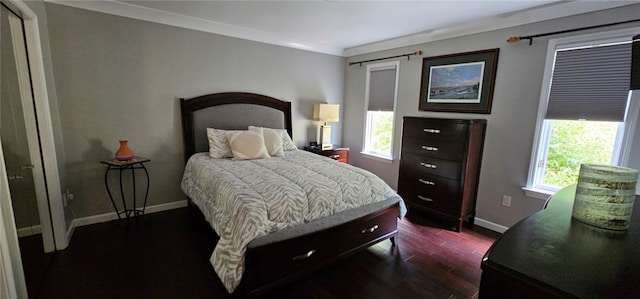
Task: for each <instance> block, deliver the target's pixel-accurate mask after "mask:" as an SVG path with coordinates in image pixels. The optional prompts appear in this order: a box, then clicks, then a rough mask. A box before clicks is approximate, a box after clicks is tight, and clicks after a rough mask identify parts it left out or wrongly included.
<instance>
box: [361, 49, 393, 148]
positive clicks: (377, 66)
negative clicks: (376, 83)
mask: <svg viewBox="0 0 640 299" xmlns="http://www.w3.org/2000/svg"><path fill="white" fill-rule="evenodd" d="M391 69H395V71H396V79H395V86H394V89H395V90H394V95H393V122H392V124H391V152H390V153H389V157H390V158H386V159H391V160H393V157H394V148H395V147H394V144H395V139H396V136H395V135H396V134H395V128H396V117H397V113H396V107H397V105H398V85H399V81H400V61H399V60H395V61H388V62H381V63H373V64H368V65H367V70H366V72H367V73H366V77H365V91H364V128H363V130H362V132H363V134H362V151H361V153H363V154H366V155H369V156H372V157H378V158H380V157H383V156H382V155H375V154H373V153H370V152H367V151H366V149H367V136H368V135H369V133H370V132H369V127H370V122H371V120H370V119H369V117H368V115H369V91H370V84H371V72H372V71H381V70H391Z"/></svg>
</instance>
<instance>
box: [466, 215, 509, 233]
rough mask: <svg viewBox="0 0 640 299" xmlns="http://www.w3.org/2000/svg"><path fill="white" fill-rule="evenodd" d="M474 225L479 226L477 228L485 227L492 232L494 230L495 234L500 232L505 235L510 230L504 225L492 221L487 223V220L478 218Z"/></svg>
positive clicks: (475, 219)
mask: <svg viewBox="0 0 640 299" xmlns="http://www.w3.org/2000/svg"><path fill="white" fill-rule="evenodd" d="M473 224H474V225H477V226H481V227H484V228H486V229H490V230H492V231H494V232H499V233H501V234H502V233H504V232H505V231H507V229H509V228H508V227H506V226H504V225H500V224H497V223H493V222H491V221H487V220H484V219H482V218H478V217H476V218H474V220H473Z"/></svg>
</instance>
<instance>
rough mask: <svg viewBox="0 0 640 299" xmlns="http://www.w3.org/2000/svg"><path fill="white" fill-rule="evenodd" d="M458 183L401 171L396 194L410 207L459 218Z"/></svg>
mask: <svg viewBox="0 0 640 299" xmlns="http://www.w3.org/2000/svg"><path fill="white" fill-rule="evenodd" d="M460 187H461V186H460V181H457V180H450V179H445V178H441V177H438V176H433V175H428V174H424V173H418V172H414V171H403V172H402V173H401V175H400V178H399V182H398V192H399V193H400V195H401V196H402V198H403V199H405V200H406V201H407V202H408V203H409V204H410V205H413V206H418V207H421V208H427V209H431V210H435V211H438V212H441V213H444V214H448V215H451V216H455V217H460V215H459V214H460V212H461V210H460V200H459V198H460V196H461V192H462V191H461V188H460Z"/></svg>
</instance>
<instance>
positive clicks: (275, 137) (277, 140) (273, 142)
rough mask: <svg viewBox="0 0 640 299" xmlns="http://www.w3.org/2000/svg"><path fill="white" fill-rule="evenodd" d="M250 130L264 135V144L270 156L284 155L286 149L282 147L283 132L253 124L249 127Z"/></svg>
mask: <svg viewBox="0 0 640 299" xmlns="http://www.w3.org/2000/svg"><path fill="white" fill-rule="evenodd" d="M249 131H253V132H258V133H260V134H262V137H264V145H265V146H266V147H267V151H268V152H269V156H271V157H281V156H283V155H284V150H283V148H282V134H280V132H276V131H275V130H272V129H269V128H262V127H253V126H250V127H249Z"/></svg>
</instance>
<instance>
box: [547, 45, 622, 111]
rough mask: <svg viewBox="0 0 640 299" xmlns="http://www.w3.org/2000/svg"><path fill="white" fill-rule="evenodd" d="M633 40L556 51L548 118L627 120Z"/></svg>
mask: <svg viewBox="0 0 640 299" xmlns="http://www.w3.org/2000/svg"><path fill="white" fill-rule="evenodd" d="M630 77H631V43H630V42H629V43H624V44H614V45H605V46H598V47H591V48H580V49H571V50H559V51H556V60H555V65H554V69H553V74H552V79H551V89H550V90H549V105H548V107H547V114H546V117H545V118H546V119H564V120H578V119H586V120H593V121H617V122H622V121H624V116H625V112H626V108H627V99H628V96H629V83H630Z"/></svg>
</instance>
